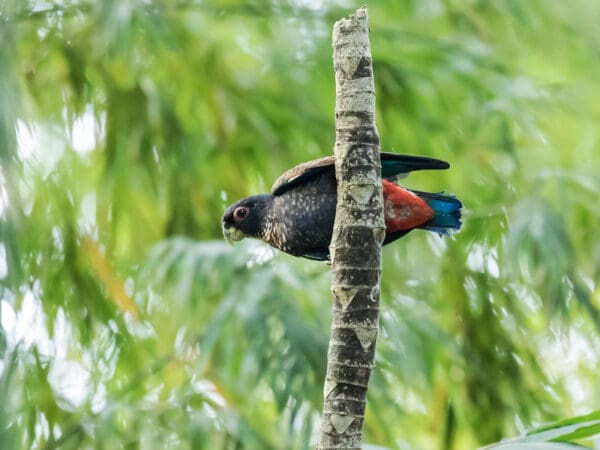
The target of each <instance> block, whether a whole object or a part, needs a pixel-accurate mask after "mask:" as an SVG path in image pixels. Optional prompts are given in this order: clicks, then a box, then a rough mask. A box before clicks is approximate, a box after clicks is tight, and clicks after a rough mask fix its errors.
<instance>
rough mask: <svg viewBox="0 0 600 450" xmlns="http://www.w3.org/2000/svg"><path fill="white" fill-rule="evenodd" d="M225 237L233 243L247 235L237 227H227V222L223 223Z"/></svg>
mask: <svg viewBox="0 0 600 450" xmlns="http://www.w3.org/2000/svg"><path fill="white" fill-rule="evenodd" d="M223 237H224V238H225V240H226V241H227V242H228V243H230V244H231V245H233V243H234V242H237V241H241V240H242V239H244V238H245V237H246V235H245V234H244V233H243V232H242V231H241V230H238V229H237V228H233V227H226V226H225V224H223Z"/></svg>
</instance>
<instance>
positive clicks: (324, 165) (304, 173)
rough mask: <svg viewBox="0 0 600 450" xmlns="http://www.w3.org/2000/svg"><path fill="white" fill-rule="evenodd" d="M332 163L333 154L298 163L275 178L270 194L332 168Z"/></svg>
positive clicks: (296, 184)
mask: <svg viewBox="0 0 600 450" xmlns="http://www.w3.org/2000/svg"><path fill="white" fill-rule="evenodd" d="M334 163H335V160H334V159H333V156H326V157H324V158H319V159H314V160H312V161H308V162H305V163H302V164H299V165H297V166H296V167H293V168H291V169H290V170H288V171H287V172H285V173H284V174H283V175H281V176H280V177H279V178H277V180H275V183H273V187H272V188H271V194H273V195H281V194H283V193H284V192H286V191H289V190H290V189H292V188H293V187H295V186H298V185H300V184H302V183H305V182H307V181H308V180H311V179H313V178H315V177H316V176H317V175H319V174H321V173H323V171H325V170H334V167H333V165H334Z"/></svg>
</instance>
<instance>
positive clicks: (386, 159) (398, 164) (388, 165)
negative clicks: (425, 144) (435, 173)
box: [381, 153, 450, 178]
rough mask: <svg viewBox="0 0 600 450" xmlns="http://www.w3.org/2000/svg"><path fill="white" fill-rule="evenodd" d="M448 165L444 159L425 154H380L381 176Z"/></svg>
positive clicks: (385, 176) (445, 167)
mask: <svg viewBox="0 0 600 450" xmlns="http://www.w3.org/2000/svg"><path fill="white" fill-rule="evenodd" d="M449 167H450V164H448V163H447V162H446V161H442V160H441V159H435V158H428V157H427V156H412V155H398V154H397V153H382V154H381V176H382V178H392V177H395V176H398V175H402V174H405V173H408V172H412V171H415V170H440V169H447V168H449Z"/></svg>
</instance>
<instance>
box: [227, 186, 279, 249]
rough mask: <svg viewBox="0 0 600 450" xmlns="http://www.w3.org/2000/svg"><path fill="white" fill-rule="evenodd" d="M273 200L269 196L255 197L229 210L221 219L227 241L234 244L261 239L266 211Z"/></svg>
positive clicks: (237, 203)
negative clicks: (248, 239) (245, 239)
mask: <svg viewBox="0 0 600 450" xmlns="http://www.w3.org/2000/svg"><path fill="white" fill-rule="evenodd" d="M272 198H273V197H272V196H271V195H269V194H264V195H254V196H252V197H248V198H244V199H242V200H239V201H237V202H235V203H234V204H233V205H231V206H230V207H229V208H227V211H225V214H223V218H222V219H221V225H222V227H223V237H224V238H225V240H226V241H227V242H229V243H233V242H236V241H241V240H242V239H244V238H245V237H252V238H257V239H261V238H262V232H263V229H262V228H263V219H264V215H265V209H266V208H267V206H268V205H269V204H270V202H271V199H272Z"/></svg>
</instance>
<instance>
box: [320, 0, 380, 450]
mask: <svg viewBox="0 0 600 450" xmlns="http://www.w3.org/2000/svg"><path fill="white" fill-rule="evenodd" d="M333 64H334V70H335V82H336V111H335V126H336V142H335V158H336V159H335V173H336V179H337V206H336V212H335V225H334V229H333V237H332V240H331V245H330V255H331V260H332V281H331V291H332V294H333V319H332V325H331V338H330V341H329V351H328V354H327V376H326V379H325V387H324V404H323V418H322V422H321V435H320V437H319V442H318V444H317V448H318V449H323V450H325V449H334V448H335V449H340V448H344V449H358V448H360V443H361V440H362V429H363V421H364V413H365V404H366V396H367V387H368V383H369V377H370V375H371V370H372V368H373V366H374V359H375V342H376V339H377V332H378V319H379V279H380V276H381V243H382V241H383V239H384V236H385V222H384V218H383V197H382V191H381V161H380V155H379V136H378V134H377V128H376V127H375V89H374V82H373V65H372V62H371V49H370V45H369V34H368V20H367V10H366V9H359V10H357V11H356V13H355V14H354V15H352V16H351V17H350V19H347V20H346V19H342V20H339V21H338V22H336V24H335V26H334V29H333Z"/></svg>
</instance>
